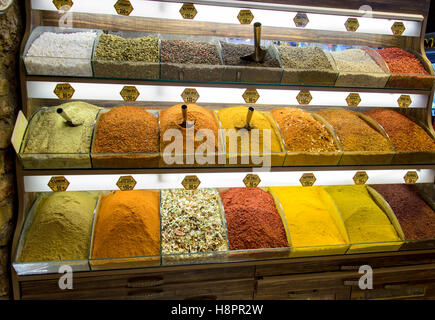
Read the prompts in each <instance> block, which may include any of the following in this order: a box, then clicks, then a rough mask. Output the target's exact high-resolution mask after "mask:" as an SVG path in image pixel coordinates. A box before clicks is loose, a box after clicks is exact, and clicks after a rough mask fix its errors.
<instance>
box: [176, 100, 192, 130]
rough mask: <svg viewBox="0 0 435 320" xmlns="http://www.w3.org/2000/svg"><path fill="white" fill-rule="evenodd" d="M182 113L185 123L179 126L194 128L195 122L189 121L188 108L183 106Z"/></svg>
mask: <svg viewBox="0 0 435 320" xmlns="http://www.w3.org/2000/svg"><path fill="white" fill-rule="evenodd" d="M181 112H182V113H183V122H182V123H180V124H179V126H180V127H183V128H190V127H192V126H193V121H187V106H186V105H185V104H183V105H182V106H181Z"/></svg>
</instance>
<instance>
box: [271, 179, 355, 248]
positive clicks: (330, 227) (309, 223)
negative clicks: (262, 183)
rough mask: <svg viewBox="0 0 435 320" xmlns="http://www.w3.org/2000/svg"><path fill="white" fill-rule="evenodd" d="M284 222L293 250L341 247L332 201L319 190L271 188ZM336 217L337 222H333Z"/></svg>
mask: <svg viewBox="0 0 435 320" xmlns="http://www.w3.org/2000/svg"><path fill="white" fill-rule="evenodd" d="M270 189H271V191H272V192H273V193H274V194H275V195H276V196H277V197H278V200H279V201H280V202H281V205H282V208H283V210H284V213H285V217H286V220H287V225H288V229H289V232H290V238H291V242H292V246H293V247H304V246H329V245H345V244H346V243H347V239H346V235H345V234H343V230H342V228H341V227H343V228H344V226H342V225H340V223H341V224H342V221H340V220H339V213H338V211H337V209H336V208H335V206H334V203H333V201H332V199H331V198H330V197H329V195H328V194H327V193H326V192H325V191H324V190H323V189H322V188H321V187H271V188H270ZM337 218H338V219H337Z"/></svg>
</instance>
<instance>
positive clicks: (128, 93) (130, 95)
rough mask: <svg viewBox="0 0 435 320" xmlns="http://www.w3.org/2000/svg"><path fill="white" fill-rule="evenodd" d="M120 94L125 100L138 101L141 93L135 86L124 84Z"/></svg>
mask: <svg viewBox="0 0 435 320" xmlns="http://www.w3.org/2000/svg"><path fill="white" fill-rule="evenodd" d="M119 94H120V95H121V97H122V99H124V101H136V100H137V98H138V97H139V95H140V93H139V90H137V88H136V87H135V86H124V87H123V88H122V90H121V92H120V93H119Z"/></svg>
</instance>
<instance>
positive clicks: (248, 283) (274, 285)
mask: <svg viewBox="0 0 435 320" xmlns="http://www.w3.org/2000/svg"><path fill="white" fill-rule="evenodd" d="M172 2H181V1H172ZM356 2H358V3H359V4H360V5H367V4H368V5H370V6H371V7H372V8H373V17H374V18H376V17H379V18H390V19H399V18H401V19H404V17H406V18H407V19H409V20H415V21H420V22H421V25H422V28H421V34H420V37H406V36H393V35H376V34H363V33H352V32H332V31H318V30H305V29H282V28H272V27H264V28H263V38H265V39H276V38H279V39H281V40H292V41H304V42H326V41H327V42H329V43H340V44H353V45H362V46H385V47H393V46H395V47H401V48H405V49H412V50H415V51H417V52H418V53H420V54H421V56H422V57H423V59H424V62H425V64H426V65H430V62H429V60H428V59H427V57H426V55H425V53H424V46H423V41H424V30H425V28H426V23H427V14H428V11H429V4H430V1H429V0H424V1H418V2H409V1H407V0H399V1H398V0H396V1H393V0H388V1H385V0H372V1H366V0H364V1H363V0H361V1H356ZM356 2H355V1H353V2H352V3H351V4H350V3H342V1H338V0H328V1H320V0H304V1H301V0H294V1H292V3H293V4H294V5H293V6H289V5H281V3H286V4H287V3H288V1H283V0H271V1H259V0H253V1H249V2H247V1H244V2H240V1H231V2H230V1H227V0H222V3H223V4H224V5H229V6H236V7H243V8H264V6H267V8H276V9H278V10H283V9H286V8H287V10H288V11H291V10H295V11H302V12H307V13H309V12H310V13H325V14H340V15H346V16H349V17H350V16H355V17H358V16H362V15H363V14H364V13H363V12H359V11H358V10H352V9H354V8H350V6H351V5H352V6H355V7H359V5H358V3H356ZM189 3H201V4H208V3H207V1H206V0H205V1H204V0H203V1H201V0H198V1H189ZM213 4H216V2H213ZM302 5H303V6H304V7H300V6H302ZM335 6H339V7H340V8H342V9H334V7H335ZM395 12H407V13H409V14H400V16H397V14H395ZM59 17H60V16H59V14H58V13H57V12H55V11H44V10H33V9H32V8H31V1H30V0H26V32H25V35H24V39H23V42H22V45H21V54H23V51H24V46H25V44H26V42H27V39H28V37H29V35H30V32H31V31H32V29H33V27H35V26H57V24H58V20H59ZM155 20H156V19H152V18H143V17H125V16H116V15H104V14H91V13H74V21H73V27H75V28H98V29H113V30H126V31H140V32H162V33H165V32H166V33H184V34H185V33H188V34H192V35H195V34H213V35H215V36H229V37H240V38H250V37H251V32H252V29H251V26H247V25H224V24H222V25H221V26H220V27H219V28H217V29H216V28H215V26H214V24H210V23H207V22H197V21H195V20H193V21H186V20H184V21H173V20H169V19H164V18H162V19H158V20H159V21H160V22H162V23H161V24H156V23H153V22H155ZM163 26H164V27H163ZM429 68H430V70H431V72H432V74H433V70H432V68H431V67H429ZM20 80H21V93H22V102H23V112H24V114H25V115H26V117H30V115H31V113H32V111H33V110H35V109H37V108H38V107H39V106H41V105H50V104H55V103H57V102H59V100H53V99H38V101H30V100H31V99H28V97H27V85H26V84H27V82H28V81H54V82H59V83H62V82H87V83H124V84H131V85H139V84H141V85H147V84H149V85H158V84H164V85H182V86H184V85H186V86H189V85H190V86H191V85H192V83H183V82H176V83H174V82H165V81H146V80H142V81H141V80H112V79H95V78H75V77H51V76H32V75H27V74H26V73H25V70H24V66H23V63H22V62H21V63H20ZM194 85H195V86H199V87H201V86H217V87H225V86H226V87H236V88H269V87H270V88H274V89H282V90H288V89H292V90H295V89H297V90H301V89H306V90H310V89H311V90H314V89H315V90H322V91H335V90H346V91H349V92H352V91H353V92H354V91H358V92H385V93H403V94H410V93H419V94H424V95H426V96H427V97H428V105H427V108H422V109H409V110H408V111H407V112H410V113H411V112H412V113H413V115H414V116H415V117H417V118H418V119H419V120H420V121H422V122H424V123H425V124H427V125H428V127H429V130H430V131H431V132H432V133H434V131H433V129H432V126H431V125H430V124H431V123H430V119H431V104H432V100H433V96H434V88H432V89H431V90H412V89H408V90H407V89H392V88H385V89H369V88H342V87H311V86H293V85H289V86H279V87H276V86H268V85H256V84H222V83H217V84H213V83H195V84H194ZM89 102H92V101H89ZM16 167H17V168H16V174H17V189H18V198H19V202H18V219H17V226H16V229H15V233H14V238H13V243H12V254H11V259H13V257H14V253H15V250H16V248H17V244H18V240H19V236H20V233H21V229H22V227H23V224H24V220H25V217H26V212H27V203H26V200H25V192H24V177H25V176H34V175H50V176H57V175H67V174H69V175H75V174H78V175H86V174H119V175H123V174H124V173H126V172H128V173H129V174H134V173H161V174H164V173H186V174H188V173H200V172H240V171H246V168H218V169H216V168H189V169H180V168H177V169H175V168H174V169H171V168H167V169H135V170H130V169H128V170H127V169H125V170H124V169H113V170H101V169H83V170H82V169H80V170H24V169H23V168H22V167H21V164H20V162H19V161H16ZM407 168H410V169H411V168H412V169H435V166H434V165H396V166H394V165H388V166H338V167H334V166H330V167H278V168H272V171H310V170H355V171H358V170H365V169H386V170H388V169H407ZM361 265H370V266H371V267H372V268H373V270H374V285H375V290H369V291H370V292H368V291H366V292H364V291H362V290H360V289H359V288H358V283H357V282H358V281H357V280H358V279H359V277H360V275H359V273H358V268H359V266H361ZM11 273H12V283H13V295H14V298H15V299H58V298H66V299H69V298H72V299H81V298H83V299H99V298H107V299H112V298H115V299H121V298H126V299H253V298H255V299H304V298H315V299H350V298H352V299H382V298H389V297H390V298H391V297H393V298H413V297H414V298H428V299H430V298H432V299H435V249H427V250H417V251H398V252H386V253H370V254H352V255H341V256H323V257H307V258H291V259H290V258H289V259H276V260H263V261H261V260H259V261H247V262H231V263H223V264H205V265H182V266H171V267H168V266H160V267H149V268H142V269H125V270H110V271H91V272H78V273H75V274H74V281H75V282H74V290H71V291H68V290H66V291H62V290H60V289H59V287H58V284H57V282H58V278H59V275H58V274H41V275H34V276H18V275H17V274H16V272H15V270H14V268H13V267H12V263H11ZM181 275H182V276H181Z"/></svg>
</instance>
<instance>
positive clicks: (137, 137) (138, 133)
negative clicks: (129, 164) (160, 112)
mask: <svg viewBox="0 0 435 320" xmlns="http://www.w3.org/2000/svg"><path fill="white" fill-rule="evenodd" d="M94 152H96V153H105V152H109V153H110V152H114V153H119V152H144V153H149V152H159V121H158V119H157V117H155V116H153V115H152V114H151V113H149V112H148V111H146V110H145V109H144V108H141V107H134V106H120V107H115V108H112V109H111V110H110V111H109V112H106V113H104V114H103V115H102V116H101V117H100V120H99V121H98V123H97V128H96V133H95V143H94Z"/></svg>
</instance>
